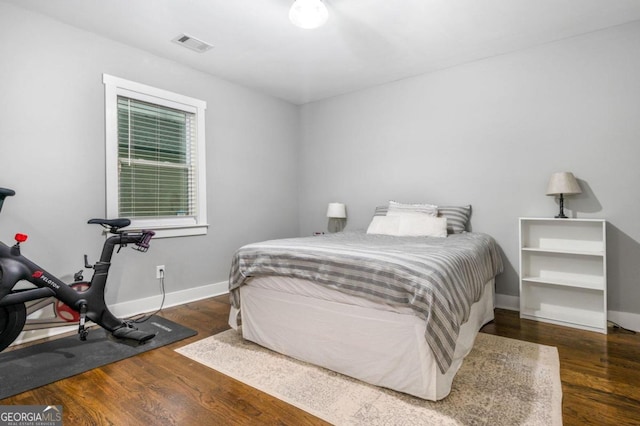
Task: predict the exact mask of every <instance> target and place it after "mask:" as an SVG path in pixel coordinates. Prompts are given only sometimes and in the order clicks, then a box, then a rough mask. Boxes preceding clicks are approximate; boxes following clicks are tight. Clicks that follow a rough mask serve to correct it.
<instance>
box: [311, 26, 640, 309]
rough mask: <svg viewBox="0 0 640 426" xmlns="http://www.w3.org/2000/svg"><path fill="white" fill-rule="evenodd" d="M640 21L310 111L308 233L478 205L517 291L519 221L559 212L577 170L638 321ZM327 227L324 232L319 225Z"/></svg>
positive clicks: (612, 276) (575, 207)
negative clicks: (553, 179)
mask: <svg viewBox="0 0 640 426" xmlns="http://www.w3.org/2000/svg"><path fill="white" fill-rule="evenodd" d="M638 46H640V23H638V22H636V23H633V24H630V25H625V26H621V27H617V28H613V29H609V30H606V31H601V32H596V33H591V34H589V35H585V36H581V37H575V38H572V39H567V40H564V41H561V42H556V43H552V44H547V45H543V46H539V47H536V48H532V49H528V50H525V51H520V52H517V53H512V54H507V55H503V56H499V57H494V58H490V59H486V60H482V61H477V62H473V63H469V64H465V65H462V66H458V67H455V68H451V69H447V70H443V71H441V72H435V73H431V74H426V75H421V76H418V77H414V78H410V79H406V80H402V81H398V82H395V83H392V84H386V85H383V86H379V87H376V88H372V89H368V90H364V91H360V92H356V93H352V94H348V95H344V96H340V97H336V98H332V99H328V100H325V101H320V102H316V103H311V104H307V105H305V106H303V107H302V131H303V138H302V146H301V152H300V167H301V180H300V182H301V184H300V229H301V231H300V232H301V234H302V235H306V234H309V233H311V232H312V231H315V230H322V229H326V218H325V217H324V212H325V209H326V205H327V203H328V202H330V201H340V202H344V203H346V204H347V209H348V216H349V218H348V224H347V229H356V228H366V226H367V225H368V223H369V221H370V219H371V215H372V213H373V209H374V207H375V206H376V205H382V204H385V203H386V202H387V201H388V200H389V199H394V200H397V201H401V202H414V203H415V202H428V203H435V204H441V205H444V204H467V203H470V204H472V205H473V216H472V227H473V230H474V231H479V232H486V233H488V234H491V235H493V236H494V237H495V238H496V239H497V241H498V243H499V244H500V246H501V247H502V249H503V251H504V254H505V260H506V271H505V273H504V274H502V276H500V277H499V279H498V283H497V291H498V293H501V294H504V295H510V296H517V295H518V275H517V274H518V217H521V216H534V217H535V216H541V217H552V216H553V215H555V214H557V210H558V206H557V203H556V202H555V201H554V199H553V198H552V197H547V196H545V190H546V185H547V182H548V179H549V177H550V175H551V174H552V173H553V172H555V171H572V172H573V173H574V174H575V175H576V177H577V178H578V179H580V183H581V185H582V189H583V191H584V193H583V194H582V195H580V196H574V197H571V198H568V199H567V202H566V206H567V207H568V208H569V210H572V214H573V215H574V216H577V217H582V218H588V217H593V218H605V219H607V220H608V221H609V226H608V230H607V232H608V238H609V239H608V255H609V257H608V267H609V297H608V301H609V309H610V310H614V311H622V312H630V313H636V314H638V313H640V303H639V302H640V266H639V265H640V246H639V244H638V241H640V221H639V220H638V211H640V195H639V194H640V191H639V190H638V183H639V182H640V167H639V166H638V159H639V158H640V78H639V76H640V49H638ZM320 228H322V229H320Z"/></svg>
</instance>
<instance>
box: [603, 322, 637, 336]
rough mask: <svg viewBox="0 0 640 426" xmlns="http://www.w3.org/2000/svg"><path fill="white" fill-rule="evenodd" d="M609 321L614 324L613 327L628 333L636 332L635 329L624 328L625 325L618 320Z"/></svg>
mask: <svg viewBox="0 0 640 426" xmlns="http://www.w3.org/2000/svg"><path fill="white" fill-rule="evenodd" d="M607 322H610V323H611V324H612V325H613V328H614V329H616V330H624V331H625V332H626V333H629V334H636V332H635V331H633V330H629V329H628V328H624V327H623V326H621V325H620V324H618V323H616V322H613V321H611V320H608V321H607Z"/></svg>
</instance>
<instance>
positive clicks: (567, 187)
mask: <svg viewBox="0 0 640 426" xmlns="http://www.w3.org/2000/svg"><path fill="white" fill-rule="evenodd" d="M581 193H582V190H581V189H580V185H578V181H577V180H576V178H575V176H573V173H571V172H558V173H554V174H552V175H551V179H550V180H549V186H547V195H560V213H559V214H558V215H557V216H556V218H560V219H566V218H567V216H565V215H564V196H565V195H571V194H581Z"/></svg>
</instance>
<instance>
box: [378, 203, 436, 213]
mask: <svg viewBox="0 0 640 426" xmlns="http://www.w3.org/2000/svg"><path fill="white" fill-rule="evenodd" d="M407 213H412V214H426V215H429V216H437V215H438V206H436V205H433V204H403V203H397V202H395V201H389V209H388V211H387V216H397V215H399V214H407Z"/></svg>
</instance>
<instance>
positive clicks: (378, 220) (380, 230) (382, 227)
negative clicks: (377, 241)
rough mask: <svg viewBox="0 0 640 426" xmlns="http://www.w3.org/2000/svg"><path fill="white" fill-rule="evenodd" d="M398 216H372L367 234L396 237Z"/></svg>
mask: <svg viewBox="0 0 640 426" xmlns="http://www.w3.org/2000/svg"><path fill="white" fill-rule="evenodd" d="M399 232H400V216H395V217H394V216H374V217H373V219H372V220H371V223H370V224H369V227H368V228H367V234H381V235H398V233H399Z"/></svg>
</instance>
